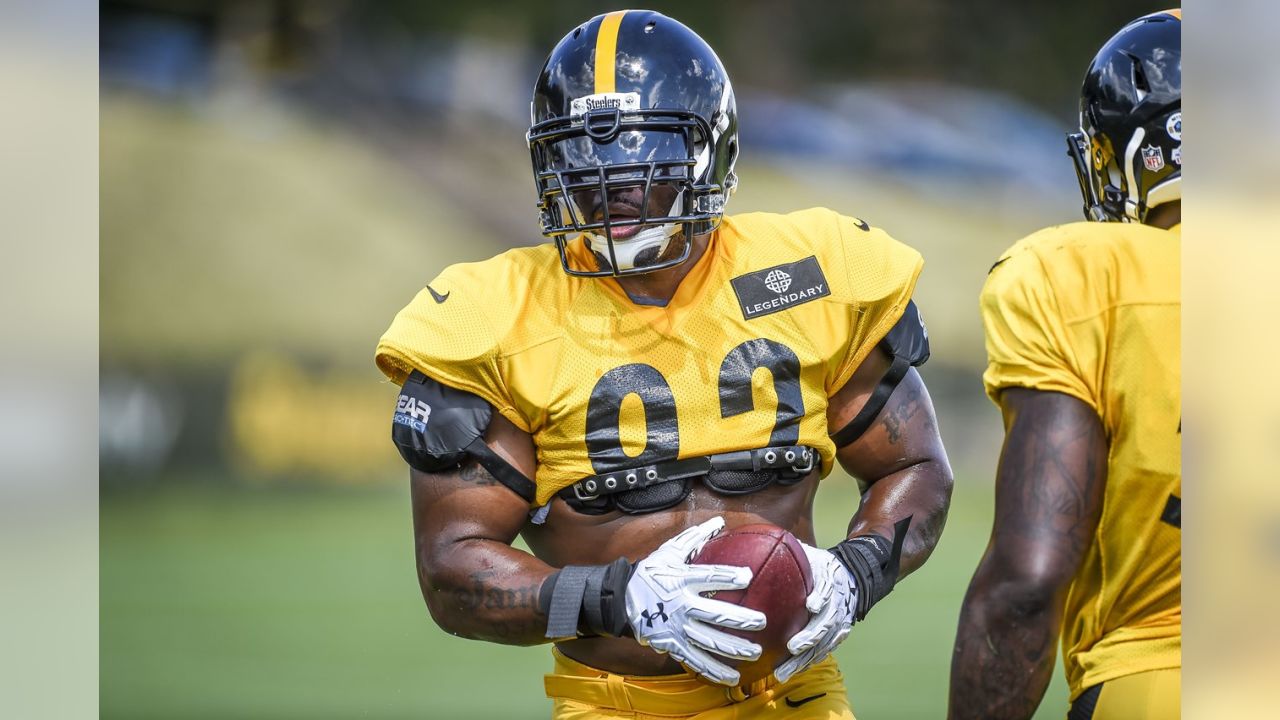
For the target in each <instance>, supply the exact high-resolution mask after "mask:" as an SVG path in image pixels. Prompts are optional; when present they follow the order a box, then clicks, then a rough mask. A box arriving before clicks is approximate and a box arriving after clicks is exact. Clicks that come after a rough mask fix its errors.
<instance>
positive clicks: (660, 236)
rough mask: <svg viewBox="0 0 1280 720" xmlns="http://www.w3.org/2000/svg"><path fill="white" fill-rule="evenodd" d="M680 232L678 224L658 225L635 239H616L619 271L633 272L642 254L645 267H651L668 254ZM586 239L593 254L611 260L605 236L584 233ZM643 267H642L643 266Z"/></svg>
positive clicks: (640, 233) (615, 249)
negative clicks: (668, 248) (663, 255)
mask: <svg viewBox="0 0 1280 720" xmlns="http://www.w3.org/2000/svg"><path fill="white" fill-rule="evenodd" d="M679 231H680V226H679V225H678V224H675V223H672V224H668V225H656V226H652V227H646V228H644V229H643V230H641V231H640V232H638V233H636V234H635V235H634V236H633V237H629V238H626V239H619V238H614V241H613V255H614V257H615V258H616V259H617V262H618V267H617V269H618V270H631V269H633V268H635V267H637V265H636V259H637V258H639V257H640V256H641V255H642V254H643V255H645V260H646V262H645V263H643V265H651V264H653V262H654V261H655V260H657V259H658V258H659V257H661V255H662V253H664V252H666V249H667V245H669V244H670V243H671V238H672V236H674V235H675V234H676V233H677V232H679ZM583 235H584V236H585V237H586V241H587V245H588V246H589V247H590V248H591V250H592V251H593V252H596V253H599V254H600V255H601V256H603V257H604V259H605V260H606V261H608V259H609V241H608V240H607V239H606V238H605V236H604V235H597V234H596V233H583ZM643 265H642V266H643Z"/></svg>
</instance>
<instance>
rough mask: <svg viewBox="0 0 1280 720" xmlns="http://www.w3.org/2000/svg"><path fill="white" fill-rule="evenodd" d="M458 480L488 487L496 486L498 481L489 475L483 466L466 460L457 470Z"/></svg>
mask: <svg viewBox="0 0 1280 720" xmlns="http://www.w3.org/2000/svg"><path fill="white" fill-rule="evenodd" d="M458 479H460V480H465V481H467V482H468V483H470V484H472V485H480V486H489V485H497V484H498V480H497V478H495V477H494V476H493V475H491V474H489V471H488V470H485V469H484V466H483V465H481V464H480V463H478V462H476V461H475V460H468V461H467V462H465V463H464V464H463V465H462V467H461V468H459V470H458Z"/></svg>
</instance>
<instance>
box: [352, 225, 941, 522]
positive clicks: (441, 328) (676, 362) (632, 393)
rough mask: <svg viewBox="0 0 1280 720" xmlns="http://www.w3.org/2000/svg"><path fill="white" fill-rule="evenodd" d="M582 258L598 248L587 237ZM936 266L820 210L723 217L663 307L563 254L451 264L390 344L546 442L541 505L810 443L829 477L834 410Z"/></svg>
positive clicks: (386, 367)
mask: <svg viewBox="0 0 1280 720" xmlns="http://www.w3.org/2000/svg"><path fill="white" fill-rule="evenodd" d="M568 250H569V252H571V253H575V254H580V253H582V252H583V247H582V245H581V240H580V239H579V240H577V241H574V243H572V244H571V245H570V247H569V248H568ZM922 265H923V261H922V259H921V257H920V255H919V254H918V253H917V252H915V251H914V250H912V249H911V248H908V247H906V246H905V245H902V244H900V243H898V242H897V241H895V240H893V239H892V238H890V237H889V236H888V235H887V234H885V233H884V232H883V231H881V230H879V229H877V228H869V227H868V226H867V225H866V224H865V223H862V222H861V221H857V220H854V219H851V218H848V217H843V216H841V215H837V214H836V213H834V212H832V211H830V210H825V209H812V210H806V211H801V212H796V213H792V214H789V215H775V214H767V213H752V214H745V215H738V216H733V217H726V218H724V220H723V222H722V223H721V225H720V227H719V229H718V230H717V231H716V232H715V233H714V234H713V235H712V237H711V239H710V244H709V247H708V248H707V251H706V253H705V254H704V255H703V256H702V257H701V258H699V260H698V262H697V263H696V265H695V266H694V267H693V268H692V269H691V270H690V272H689V275H688V276H686V277H685V278H684V280H683V281H682V282H681V284H680V287H679V289H678V290H677V291H676V293H675V296H674V297H673V298H672V300H671V301H670V302H669V303H668V304H667V305H666V306H664V307H658V306H653V305H642V304H637V303H635V302H632V301H631V300H630V299H629V298H628V297H627V295H626V294H625V293H624V292H623V291H622V289H621V287H620V286H619V285H618V283H617V282H616V281H614V280H613V279H611V278H580V277H571V276H569V275H568V274H566V273H565V272H564V270H563V269H562V268H561V265H560V259H559V256H558V253H557V252H556V249H555V247H554V246H553V245H551V244H545V245H539V246H536V247H530V248H521V249H516V250H511V251H509V252H506V253H503V254H501V255H498V256H497V257H495V258H492V259H490V260H486V261H484V262H478V263H465V264H460V265H454V266H451V267H449V268H446V269H445V270H444V272H442V273H441V274H440V275H439V276H438V277H436V278H435V279H434V280H432V281H431V282H430V283H428V285H427V287H426V288H425V289H424V290H423V291H422V292H420V293H418V296H417V297H416V298H415V299H414V300H413V302H411V303H410V304H409V305H408V306H407V307H405V308H404V309H403V310H401V311H400V313H399V314H398V315H396V318H395V320H394V321H393V322H392V324H391V327H390V328H389V329H388V330H387V332H386V334H385V335H383V337H382V340H381V342H379V344H378V349H377V358H376V359H377V363H378V367H379V368H381V369H382V371H383V372H384V373H386V375H387V376H388V377H390V378H391V379H392V380H394V381H395V382H397V383H402V382H404V379H405V377H406V376H407V375H408V373H409V372H410V371H411V370H413V369H417V370H420V371H421V372H423V373H424V374H426V375H428V376H429V377H432V378H434V379H435V380H437V381H439V382H441V383H444V384H446V385H450V386H453V387H455V388H458V389H461V390H466V391H468V392H471V393H474V394H476V395H479V396H480V397H482V398H484V399H485V400H486V401H488V402H489V403H491V404H492V405H493V406H494V407H495V408H496V409H497V410H498V412H500V413H502V415H503V416H504V417H506V418H507V419H509V420H510V421H511V422H513V423H514V424H515V425H517V426H518V427H520V428H521V429H523V430H525V431H526V432H529V433H530V434H531V435H532V436H533V439H534V443H535V445H536V448H537V455H538V469H537V476H536V478H535V482H536V485H537V497H536V500H535V504H536V505H542V504H545V503H547V502H548V501H549V500H550V499H551V497H552V496H553V495H554V494H555V493H556V492H557V491H558V490H560V489H562V488H565V487H567V486H569V485H571V484H573V483H574V482H577V481H578V480H581V479H583V478H584V477H587V476H590V475H595V474H599V473H605V472H613V471H616V470H620V469H624V468H628V467H635V466H639V465H644V464H649V463H654V462H664V461H668V460H675V459H682V458H688V457H698V456H703V455H709V454H713V453H720V452H729V451H734V450H745V449H754V448H760V447H765V446H768V445H793V444H795V445H807V446H810V447H813V448H816V449H817V450H818V451H819V454H820V455H821V458H822V472H823V474H824V475H825V474H826V473H827V472H829V471H830V469H831V466H832V461H833V459H834V456H835V447H834V445H833V444H832V443H831V441H830V439H829V438H828V428H827V419H826V410H827V399H828V398H829V397H830V396H831V395H832V394H833V393H835V391H836V390H838V389H840V387H841V386H843V385H844V383H845V382H846V381H847V380H848V379H849V377H850V375H852V373H853V371H854V370H855V369H857V367H858V365H860V364H861V363H862V360H863V359H864V358H865V357H866V356H867V354H868V353H870V352H871V350H872V349H873V348H874V347H875V345H876V344H877V343H878V342H879V341H880V340H881V339H882V338H883V337H884V335H885V334H886V333H887V332H888V331H889V329H890V328H892V327H893V325H894V323H895V322H897V320H898V318H899V317H901V315H902V313H903V310H904V308H905V307H906V304H907V301H908V300H909V299H910V297H911V293H912V289H913V287H914V286H915V281H916V277H917V276H918V275H919V273H920V269H921V267H922Z"/></svg>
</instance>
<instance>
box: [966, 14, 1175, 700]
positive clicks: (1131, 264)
mask: <svg viewBox="0 0 1280 720" xmlns="http://www.w3.org/2000/svg"><path fill="white" fill-rule="evenodd" d="M1181 30H1182V15H1181V12H1180V11H1179V10H1169V11H1166V12H1158V13H1154V14H1151V15H1146V16H1144V17H1141V18H1138V19H1137V20H1135V21H1133V22H1131V23H1129V24H1128V25H1125V26H1124V28H1123V29H1121V30H1120V32H1119V33H1117V34H1116V35H1115V36H1114V37H1113V38H1111V39H1110V40H1109V41H1107V43H1106V44H1105V45H1103V46H1102V49H1101V50H1100V51H1099V52H1098V54H1097V56H1096V57H1095V58H1094V59H1093V62H1092V64H1091V65H1090V66H1089V69H1088V72H1087V74H1086V75H1085V80H1084V87H1083V90H1082V94H1081V99H1080V131H1079V132H1078V133H1072V134H1071V135H1069V136H1068V145H1069V151H1070V153H1069V154H1070V155H1071V156H1072V158H1073V159H1074V161H1075V165H1076V172H1077V174H1078V175H1079V179H1080V188H1081V191H1082V193H1083V195H1084V213H1085V217H1087V218H1088V219H1089V220H1090V221H1091V222H1080V223H1074V224H1070V225H1063V226H1060V227H1053V228H1049V229H1047V230H1043V231H1041V232H1038V233H1035V234H1033V235H1031V236H1030V237H1028V238H1026V239H1024V240H1022V241H1021V242H1019V243H1017V244H1016V245H1014V246H1013V247H1012V248H1011V249H1010V250H1009V251H1008V252H1006V253H1005V254H1004V255H1003V256H1002V257H1000V259H999V260H998V261H997V262H996V264H995V266H994V267H993V268H992V269H991V273H990V275H989V276H988V278H987V282H986V286H985V287H984V288H983V291H982V297H981V308H982V318H983V322H984V325H985V328H986V344H987V354H988V357H989V364H988V366H987V370H986V373H985V375H984V376H983V380H984V382H985V385H986V389H987V393H988V394H989V395H990V397H991V399H992V400H993V401H995V402H996V404H998V405H999V406H1000V409H1001V412H1002V413H1003V415H1004V424H1005V440H1004V450H1003V452H1002V453H1001V455H1000V462H999V466H998V469H997V472H996V512H995V523H994V528H993V529H992V534H991V542H990V544H989V545H988V546H987V551H986V554H985V555H984V556H983V558H982V561H981V564H980V565H979V566H978V569H977V572H976V573H975V574H974V577H973V581H972V583H971V584H970V586H969V592H968V595H967V596H966V597H965V600H964V607H963V610H962V612H961V615H960V627H959V632H958V635H957V637H956V647H955V654H954V656H953V659H952V666H951V712H950V716H951V717H952V718H954V719H957V720H958V719H959V718H984V719H985V720H991V719H995V718H1029V717H1031V716H1032V714H1033V713H1034V712H1035V710H1036V707H1037V706H1038V705H1039V704H1040V700H1041V697H1042V696H1043V694H1044V690H1045V687H1046V686H1047V685H1048V684H1049V678H1050V675H1051V674H1052V672H1053V665H1054V656H1055V651H1056V647H1057V641H1058V637H1059V635H1061V636H1062V650H1063V661H1064V664H1065V667H1066V675H1067V683H1068V685H1069V686H1070V689H1071V701H1072V705H1071V709H1070V714H1069V716H1068V717H1069V718H1071V719H1072V720H1077V719H1079V720H1084V719H1087V718H1095V719H1096V720H1117V719H1123V720H1142V719H1143V718H1176V717H1179V716H1180V711H1179V704H1180V695H1181V693H1180V687H1181V665H1182V592H1181V588H1182V553H1181V541H1182V531H1181V528H1182V500H1181V497H1182V469H1181V437H1182V421H1181V395H1180V392H1179V385H1180V374H1181V355H1180V334H1179V333H1180V322H1181V312H1182V310H1181V308H1182V305H1181V299H1180V290H1179V286H1180V284H1179V272H1180V264H1179V253H1180V251H1181V242H1182V241H1181V238H1182V234H1181V215H1182V203H1181V197H1182V194H1181V179H1182V52H1181Z"/></svg>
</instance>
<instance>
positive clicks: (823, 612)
mask: <svg viewBox="0 0 1280 720" xmlns="http://www.w3.org/2000/svg"><path fill="white" fill-rule="evenodd" d="M800 546H801V547H803V548H804V554H805V555H806V556H807V557H808V558H809V568H810V569H811V570H812V572H813V592H811V593H809V597H808V598H806V599H805V607H806V608H808V610H809V612H810V614H811V616H810V618H809V624H808V625H805V626H804V629H802V630H801V631H800V632H798V633H796V634H795V635H792V636H791V639H790V640H788V641H787V651H788V652H790V653H791V657H789V658H787V659H786V660H785V661H783V663H782V664H781V665H779V666H778V667H777V668H776V669H775V670H774V671H773V675H774V677H776V678H777V679H778V682H780V683H784V682H786V681H788V680H790V679H791V678H792V677H793V676H794V675H795V674H796V673H798V672H800V671H801V670H803V669H805V668H807V667H809V666H810V665H812V664H814V663H816V662H818V661H819V660H822V659H823V658H825V657H826V656H828V655H830V654H831V651H832V650H835V649H836V646H837V645H839V644H840V643H841V642H842V641H843V640H844V639H845V636H847V635H848V634H849V631H850V630H852V629H853V621H854V608H855V607H857V603H858V586H857V584H856V583H854V581H853V576H852V575H850V574H849V570H848V569H847V568H845V566H844V563H842V562H840V559H839V558H837V557H836V556H835V555H833V554H831V553H830V552H827V551H826V550H822V549H820V548H815V547H809V546H808V545H805V544H804V543H800Z"/></svg>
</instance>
